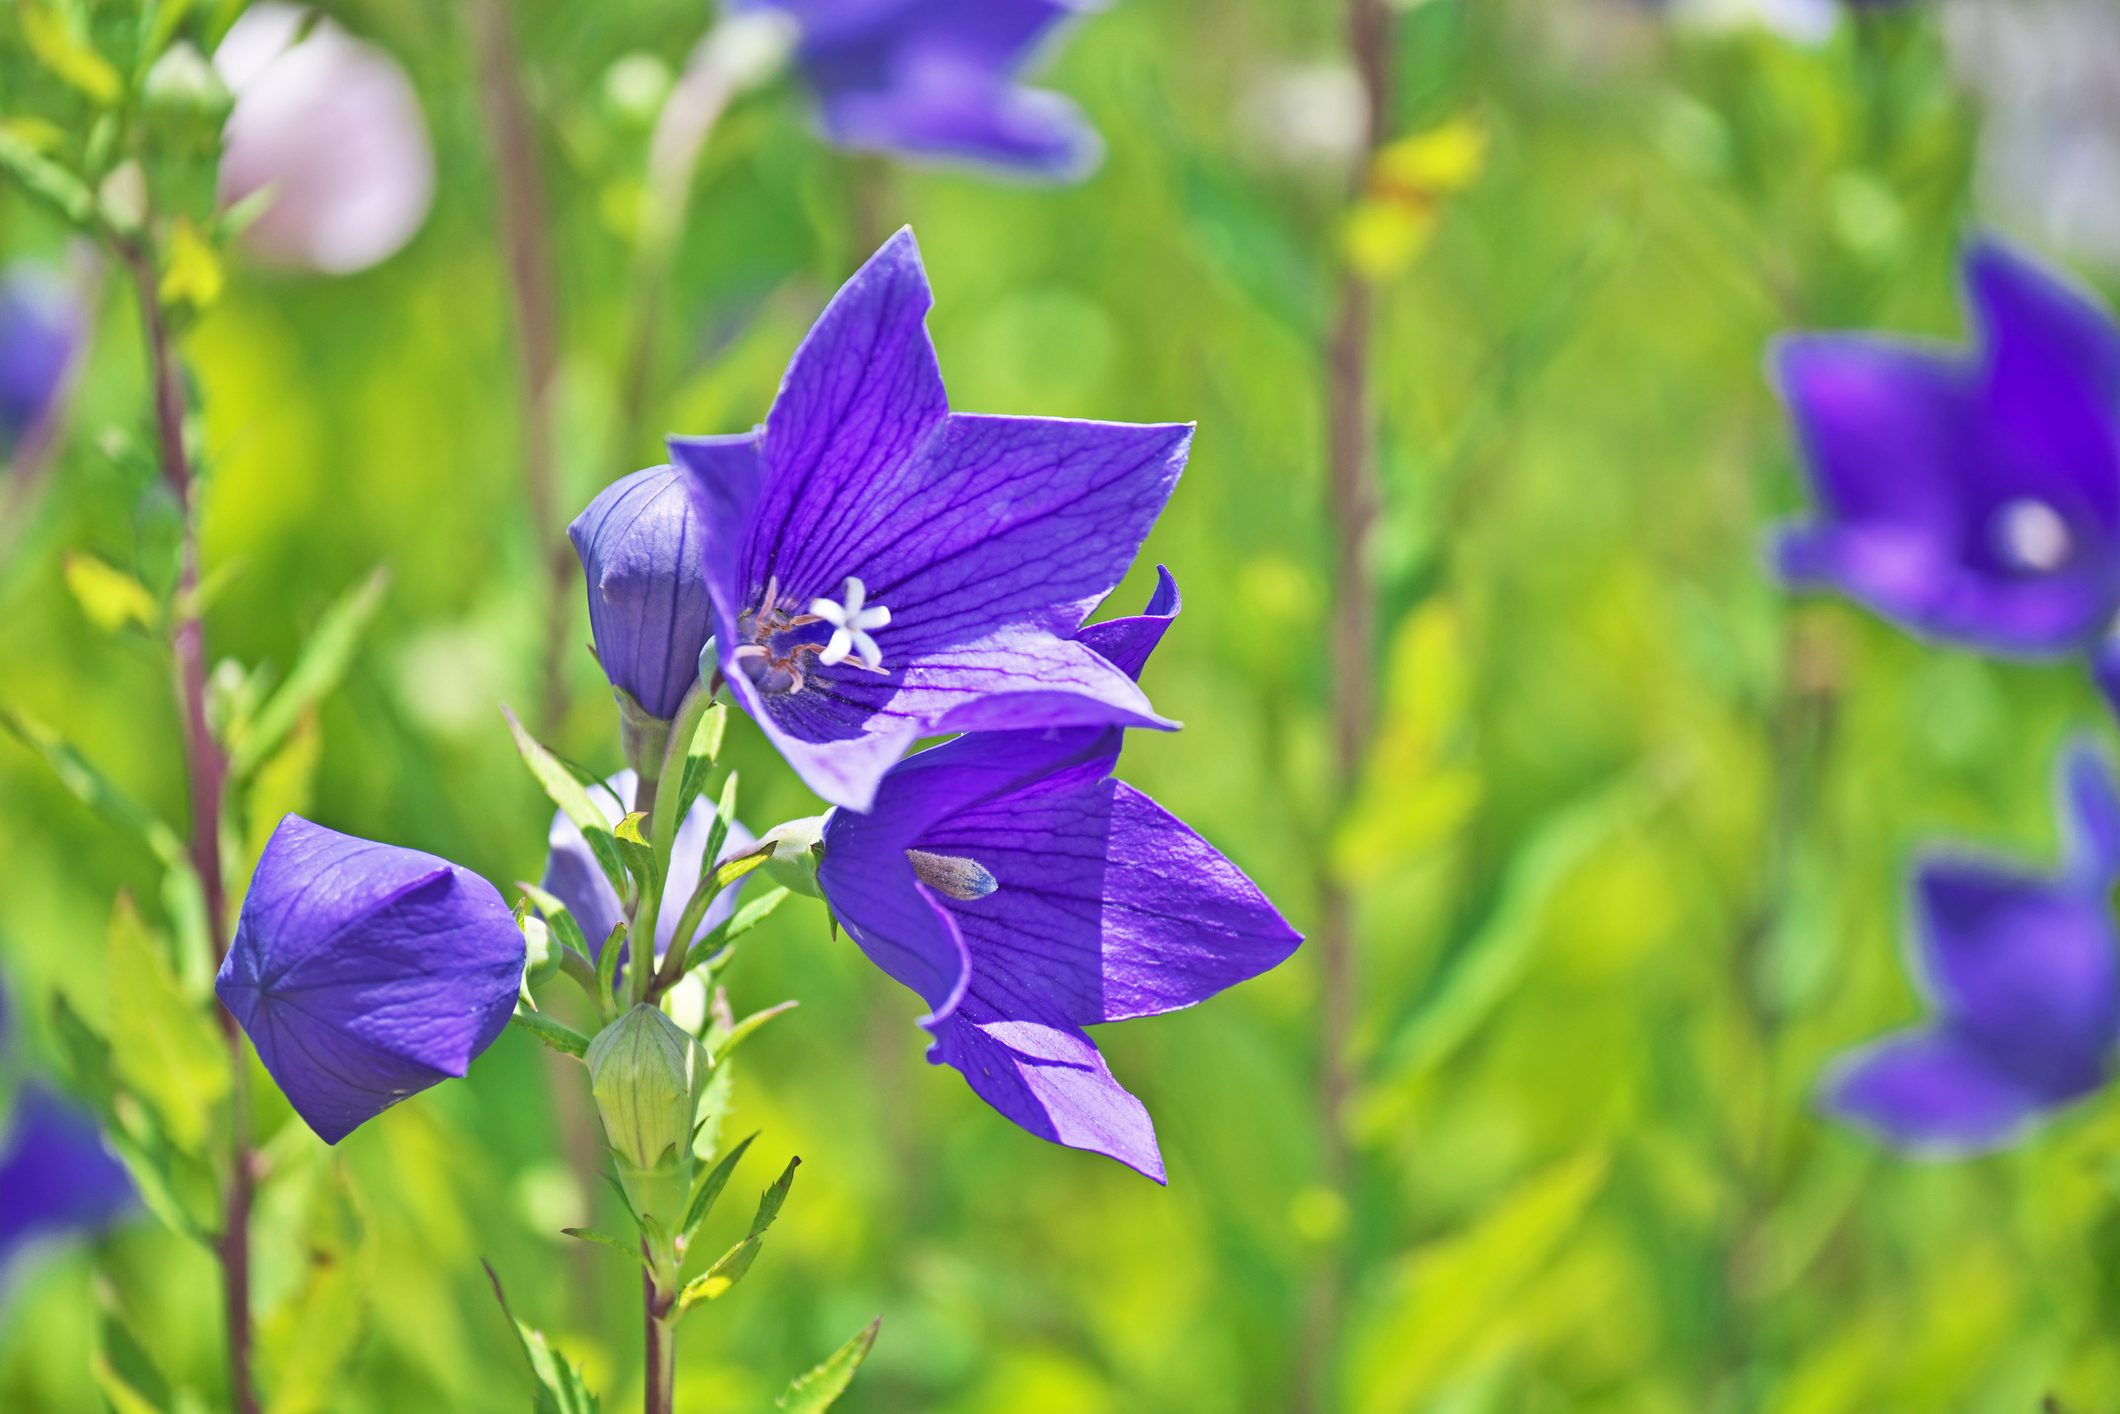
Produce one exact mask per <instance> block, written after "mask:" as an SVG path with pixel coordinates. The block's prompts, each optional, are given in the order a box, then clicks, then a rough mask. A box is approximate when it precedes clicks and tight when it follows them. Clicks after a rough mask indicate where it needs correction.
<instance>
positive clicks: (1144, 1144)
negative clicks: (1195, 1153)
mask: <svg viewBox="0 0 2120 1414" xmlns="http://www.w3.org/2000/svg"><path fill="white" fill-rule="evenodd" d="M928 1058H929V1059H930V1060H931V1061H934V1062H936V1063H938V1064H946V1065H952V1066H955V1067H956V1068H957V1069H958V1071H959V1072H961V1073H962V1074H963V1076H964V1078H965V1079H966V1080H967V1081H969V1082H970V1083H971V1087H972V1089H973V1091H974V1092H976V1093H977V1094H978V1096H979V1098H980V1099H982V1100H984V1101H986V1102H987V1103H988V1104H989V1105H992V1106H993V1107H994V1108H995V1109H997V1110H999V1111H1000V1112H1001V1113H1002V1114H1003V1115H1005V1116H1007V1117H1008V1118H1009V1119H1010V1120H1012V1121H1013V1122H1014V1123H1015V1124H1017V1125H1018V1126H1020V1127H1021V1128H1023V1129H1026V1130H1029V1131H1030V1132H1031V1133H1032V1134H1035V1135H1037V1136H1038V1137H1039V1138H1040V1139H1047V1140H1050V1141H1052V1142H1053V1143H1055V1144H1064V1145H1066V1146H1067V1147H1068V1148H1070V1149H1087V1150H1089V1151H1090V1152H1092V1153H1097V1154H1108V1155H1110V1156H1111V1157H1112V1158H1115V1159H1117V1160H1118V1161H1119V1162H1120V1163H1122V1164H1125V1165H1126V1166H1127V1167H1128V1168H1130V1169H1133V1170H1135V1171H1136V1172H1138V1173H1141V1174H1144V1175H1146V1176H1147V1177H1149V1178H1152V1179H1154V1180H1155V1181H1156V1182H1158V1183H1162V1182H1164V1181H1165V1175H1164V1170H1163V1155H1162V1153H1161V1152H1160V1151H1159V1150H1158V1148H1157V1147H1156V1128H1155V1125H1154V1123H1153V1122H1152V1121H1150V1119H1149V1117H1148V1110H1147V1108H1146V1107H1145V1106H1143V1105H1142V1103H1141V1102H1140V1101H1139V1100H1137V1099H1135V1098H1134V1097H1133V1095H1132V1094H1130V1093H1129V1092H1128V1091H1127V1090H1126V1089H1125V1087H1123V1086H1121V1085H1120V1084H1119V1082H1118V1081H1116V1080H1114V1079H1113V1078H1112V1073H1111V1070H1110V1068H1109V1067H1107V1066H1106V1065H1105V1063H1104V1057H1103V1056H1102V1055H1100V1054H1099V1053H1098V1051H1097V1047H1096V1045H1095V1043H1093V1042H1092V1041H1091V1040H1090V1039H1089V1037H1088V1036H1086V1035H1084V1034H1083V1033H1082V1032H1081V1031H1080V1030H1079V1029H1077V1028H1075V1027H1072V1026H1065V1025H1052V1024H1049V1023H1046V1022H1040V1021H1032V1020H1024V1019H1020V1018H1010V1017H1005V1016H998V1015H990V1014H987V1013H986V1012H985V1011H984V1010H983V1009H982V1008H979V1007H966V1008H964V1009H962V1010H960V1011H959V1012H958V1013H957V1014H956V1015H954V1016H952V1017H950V1018H949V1019H948V1020H947V1021H945V1022H943V1023H941V1024H939V1025H938V1026H937V1027H936V1028H935V1043H934V1046H933V1047H932V1048H931V1049H930V1050H929V1053H928Z"/></svg>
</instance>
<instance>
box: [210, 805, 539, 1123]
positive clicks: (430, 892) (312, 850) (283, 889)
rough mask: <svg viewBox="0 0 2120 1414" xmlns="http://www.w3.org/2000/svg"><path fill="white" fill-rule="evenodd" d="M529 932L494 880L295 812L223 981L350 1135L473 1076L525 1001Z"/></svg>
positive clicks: (278, 1063) (305, 1102)
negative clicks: (519, 997) (441, 1085)
mask: <svg viewBox="0 0 2120 1414" xmlns="http://www.w3.org/2000/svg"><path fill="white" fill-rule="evenodd" d="M523 961H524V949H523V935H522V932H521V930H519V929H518V928H517V927H516V925H515V918H514V915H513V914H512V913H511V912H510V911H509V908H508V905H507V904H505V903H503V902H502V901H501V896H500V894H499V893H497V892H495V890H494V888H493V886H492V885H491V884H489V883H487V882H486V881H485V880H484V879H481V878H479V877H478V876H477V875H476V874H473V873H471V872H469V871H468V870H465V869H461V868H458V867H457V866H456V865H454V864H451V863H450V862H449V861H448V860H446V859H438V858H436V857H435V856H434V855H431V854H423V853H421V852H420V851H418V850H413V849H401V848H399V847H398V846H396V845H388V844H378V843H376V842H374V841H372V840H364V839H358V838H356V837H354V836H352V835H342V834H340V833H338V832H337V831H336V830H327V829H325V828H324V827H323V826H321V825H314V824H311V823H310V822H309V821H307V820H304V819H302V818H301V817H300V816H298V815H289V816H288V817H287V818H286V819H284V820H282V821H281V822H280V827H279V828H278V829H277V830H275V831H273V835H272V840H271V842H270V843H269V844H267V845H266V847H265V855H264V857H263V858H262V859H260V860H259V861H258V869H257V873H256V874H255V875H253V876H252V878H251V881H250V892H249V894H248V895H247V896H246V897H245V898H244V900H243V914H242V917H241V919H240V920H239V921H238V923H237V925H236V936H235V942H234V944H233V945H232V946H231V947H230V948H229V950H228V956H227V957H226V958H225V959H223V960H222V963H221V971H220V975H219V976H218V977H216V978H215V979H214V990H215V991H216V992H218V993H219V994H220V997H221V1002H222V1004H223V1005H225V1006H226V1007H227V1008H228V1009H229V1011H230V1012H231V1013H233V1014H234V1016H235V1018H236V1020H237V1021H238V1022H240V1023H242V1026H243V1030H244V1031H245V1032H247V1033H248V1034H249V1036H250V1040H251V1044H252V1045H254V1046H256V1047H257V1048H258V1059H259V1060H260V1061H262V1062H264V1065H265V1069H266V1070H267V1071H269V1072H271V1074H272V1078H273V1079H274V1080H276V1081H278V1082H279V1086H280V1089H281V1090H282V1091H283V1092H285V1094H286V1096H287V1099H288V1102H289V1103H290V1104H292V1105H293V1106H294V1108H295V1112H296V1113H297V1114H299V1115H301V1117H302V1118H303V1120H304V1121H306V1122H307V1123H308V1125H309V1127H310V1128H311V1129H313V1130H315V1131H316V1132H317V1135H318V1136H319V1137H320V1138H322V1139H323V1140H324V1141H325V1142H326V1143H328V1144H336V1143H338V1142H339V1140H341V1139H343V1138H345V1137H346V1136H347V1135H348V1134H350V1133H352V1132H353V1131H354V1130H355V1129H356V1128H358V1127H359V1126H360V1125H362V1124H363V1123H365V1122H367V1121H368V1120H370V1119H373V1118H374V1117H375V1116H376V1115H378V1114H381V1113H382V1112H383V1111H384V1110H386V1109H388V1108H389V1107H390V1106H392V1105H394V1104H396V1103H397V1102H398V1101H400V1100H403V1099H406V1098H408V1097H409V1096H412V1095H416V1094H418V1093H419V1092H420V1091H422V1090H424V1089H426V1088H427V1087H428V1086H430V1085H434V1084H436V1083H438V1082H440V1081H443V1080H448V1079H452V1078H458V1077H461V1076H462V1075H463V1074H464V1073H465V1072H466V1071H467V1070H468V1069H469V1068H470V1065H471V1062H472V1060H473V1059H474V1058H475V1057H477V1056H478V1055H479V1053H480V1052H482V1051H484V1050H485V1049H486V1047H488V1046H490V1045H492V1044H493V1040H494V1038H495V1037H496V1036H498V1035H500V1033H501V1030H502V1029H503V1028H504V1027H506V1026H507V1024H508V1014H509V1013H510V1012H511V1011H513V1010H514V1008H515V999H516V994H517V991H518V990H519V988H520V986H521V982H522V974H523Z"/></svg>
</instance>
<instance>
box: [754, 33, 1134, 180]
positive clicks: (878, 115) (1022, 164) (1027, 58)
mask: <svg viewBox="0 0 2120 1414" xmlns="http://www.w3.org/2000/svg"><path fill="white" fill-rule="evenodd" d="M744 8H746V9H750V10H778V11H780V12H782V13H784V14H787V15H789V16H791V17H792V18H793V19H794V20H795V22H796V24H797V25H798V26H799V29H800V38H799V39H798V41H797V45H796V51H795V60H796V63H797V65H798V66H799V67H800V69H801V71H802V76H803V79H804V81H805V82H806V83H807V84H808V86H809V88H810V90H811V92H812V93H814V94H815V95H816V99H817V106H818V116H819V119H820V121H821V123H822V126H823V129H824V134H825V137H826V138H827V139H828V140H829V141H831V142H833V143H835V144H837V145H839V146H842V147H849V148H854V149H857V150H860V151H865V152H884V153H890V154H892V155H894V156H897V157H903V158H911V159H915V160H931V161H943V162H962V163H971V164H974V165H977V166H982V167H988V168H993V169H997V170H1001V171H1005V172H1008V173H1011V174H1015V175H1019V176H1024V177H1031V178H1038V179H1043V180H1047V181H1075V180H1079V179H1081V178H1083V177H1086V176H1088V175H1089V174H1090V173H1091V172H1093V171H1095V170H1096V167H1097V164H1098V162H1099V161H1100V160H1102V158H1103V155H1104V145H1103V143H1102V141H1101V140H1100V139H1099V138H1098V136H1097V132H1096V129H1094V128H1092V127H1091V126H1090V125H1089V121H1088V120H1087V119H1086V118H1084V117H1083V115H1082V111H1081V110H1080V109H1079V108H1077V107H1076V106H1075V105H1074V103H1073V102H1071V101H1070V100H1068V99H1066V98H1063V97H1061V96H1060V95H1059V94H1057V93H1050V92H1047V91H1045V90H1043V89H1037V88H1029V87H1026V86H1025V85H1024V84H1023V83H1021V82H1020V80H1021V78H1022V76H1023V74H1024V72H1025V71H1026V70H1027V69H1029V68H1031V67H1032V66H1033V64H1034V61H1035V60H1036V59H1037V58H1038V57H1039V55H1040V53H1041V51H1042V50H1043V49H1044V48H1045V47H1046V44H1047V41H1048V40H1049V39H1051V38H1052V37H1053V35H1054V34H1055V33H1056V32H1057V31H1059V30H1060V29H1062V28H1063V27H1064V26H1065V25H1066V24H1067V23H1068V22H1070V21H1071V20H1073V19H1074V18H1075V17H1077V16H1079V15H1081V14H1083V13H1085V12H1087V11H1088V10H1090V9H1091V8H1093V6H1092V5H1091V4H1090V3H1088V0H745V5H744Z"/></svg>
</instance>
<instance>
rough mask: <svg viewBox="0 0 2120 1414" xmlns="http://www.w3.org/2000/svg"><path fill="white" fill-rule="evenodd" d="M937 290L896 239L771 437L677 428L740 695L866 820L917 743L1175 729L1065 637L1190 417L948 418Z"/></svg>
mask: <svg viewBox="0 0 2120 1414" xmlns="http://www.w3.org/2000/svg"><path fill="white" fill-rule="evenodd" d="M930 303H931V296H930V295H929V293H928V284H927V276H926V273H925V272H924V271H923V270H922V269H921V266H920V255H919V251H918V248H917V247H916V246H915V245H914V243H913V236H912V233H911V232H910V231H900V232H899V233H898V234H897V235H895V236H893V237H892V238H891V239H890V240H889V241H888V242H886V243H885V245H884V247H883V249H882V250H880V251H878V252H877V253H876V255H875V257H874V258H873V259H871V260H870V261H869V263H868V264H867V265H865V266H863V267H862V269H861V270H860V272H859V273H858V274H856V275H855V276H854V278H853V279H852V280H849V281H848V282H847V284H846V287H845V288H844V289H842V290H840V292H839V294H838V295H837V296H836V297H835V298H834V299H833V300H832V303H831V305H830V307H829V308H827V309H826V310H825V312H824V315H823V317H822V318H820V319H819V320H818V321H817V325H816V327H815V328H813V329H812V330H811V331H810V334H809V337H808V338H806V339H805V340H804V341H803V343H802V347H801V348H799V349H797V350H796V352H795V358H794V361H793V363H792V364H790V365H789V368H788V372H787V376H786V378H785V379H784V380H783V381H782V383H781V386H780V393H779V396H778V397H776V398H775V399H774V401H773V408H772V411H771V413H770V414H768V416H767V418H766V423H765V426H764V427H762V428H760V429H758V430H756V431H754V432H751V433H748V434H744V435H741V436H734V437H692V438H673V439H671V442H670V451H671V455H672V459H673V460H674V461H675V462H676V464H677V465H678V466H679V467H680V468H681V469H682V470H683V471H684V472H685V473H686V476H687V482H688V485H689V486H690V487H691V489H692V493H693V496H694V497H695V499H696V500H697V501H698V505H699V512H700V514H699V520H700V523H701V525H702V526H703V528H704V531H705V535H706V544H705V546H704V550H703V559H704V561H705V565H706V572H707V589H708V593H709V595H710V597H711V598H712V600H713V606H714V632H715V642H716V646H717V648H718V650H719V659H720V663H721V670H722V672H723V674H724V675H725V676H726V678H727V680H728V684H729V690H730V693H731V695H732V696H733V697H734V698H735V700H736V703H737V705H738V706H739V707H741V708H742V709H743V710H744V711H745V712H746V713H748V714H749V715H750V716H751V717H752V718H753V719H755V720H756V721H757V722H758V724H759V726H760V727H761V728H762V729H763V730H764V731H765V734H766V736H767V737H768V738H769V739H770V740H771V741H772V742H773V744H774V745H775V746H776V747H777V748H779V750H780V753H781V755H782V756H784V757H785V758H786V759H787V761H788V763H789V764H790V765H791V766H793V767H794V768H795V770H796V772H797V773H798V774H800V775H801V776H802V778H803V780H804V781H805V782H806V783H807V784H808V785H809V786H810V788H811V789H812V790H814V791H816V792H817V793H818V794H819V795H822V796H823V797H824V798H825V799H827V800H829V801H831V802H832V803H833V804H835V805H845V806H850V807H852V808H853V809H856V810H863V809H866V808H868V805H869V802H870V799H871V798H872V797H873V796H874V794H875V791H876V785H877V782H878V780H879V779H880V778H881V777H882V775H883V773H884V771H885V770H887V769H888V768H889V767H890V765H891V763H892V762H894V761H896V760H897V759H898V758H899V757H901V756H903V755H904V754H905V752H906V751H907V750H908V749H909V748H910V747H911V746H912V744H913V743H914V742H915V741H917V740H919V739H920V738H921V737H924V736H934V735H938V734H943V733H948V732H959V731H977V730H985V729H993V728H1000V727H1021V728H1043V727H1068V726H1102V725H1125V726H1151V727H1156V726H1160V727H1167V726H1169V725H1170V723H1168V722H1166V721H1164V720H1163V719H1162V718H1160V717H1158V716H1157V715H1156V714H1155V712H1154V710H1153V709H1152V708H1151V707H1150V706H1149V704H1148V699H1147V698H1145V697H1144V696H1142V694H1141V690H1140V688H1139V687H1137V686H1136V685H1135V683H1134V681H1133V679H1132V678H1130V677H1129V676H1128V675H1127V674H1125V673H1123V672H1120V671H1119V670H1118V669H1117V668H1115V667H1113V666H1112V665H1111V664H1110V663H1109V662H1107V661H1106V660H1105V659H1104V658H1102V657H1100V656H1098V655H1097V654H1096V653H1095V652H1093V651H1091V650H1090V649H1089V648H1088V647H1087V646H1085V645H1084V644H1082V643H1080V642H1077V641H1076V639H1075V637H1074V633H1075V630H1076V629H1077V628H1079V627H1080V626H1081V623H1082V620H1083V618H1084V616H1085V615H1086V614H1087V613H1088V612H1089V610H1090V609H1091V608H1092V607H1094V606H1095V605H1096V604H1097V603H1098V602H1099V601H1100V600H1102V599H1103V597H1104V596H1105V595H1106V594H1108V593H1109V592H1110V591H1111V589H1112V587H1113V586H1114V585H1116V584H1117V583H1118V582H1119V579H1120V578H1121V576H1123V575H1124V574H1125V573H1126V570H1127V567H1128V566H1129V565H1130V564H1131V563H1132V561H1133V558H1134V555H1135V553H1136V551H1137V550H1138V549H1139V548H1140V545H1141V541H1142V538H1143V537H1144V536H1145V535H1146V534H1147V533H1148V528H1149V526H1150V525H1151V524H1152V523H1153V522H1154V520H1155V518H1156V516H1157V514H1158V513H1159V512H1160V511H1161V510H1162V509H1163V503H1164V502H1165V501H1166V500H1167V499H1168V498H1169V496H1170V492H1171V488H1172V487H1173V486H1174V485H1176V483H1177V479H1178V474H1179V472H1180V471H1181V470H1182V469H1183V467H1184V465H1185V457H1186V452H1187V450H1188V449H1189V447H1190V445H1191V442H1192V429H1191V427H1190V426H1186V425H1147V426H1143V425H1135V424H1131V423H1112V422H1077V421H1072V420H1068V419H1061V418H1034V417H988V416H974V415H971V414H966V413H953V412H951V411H950V409H949V404H948V401H947V399H946V398H945V396H944V393H943V388H942V377H941V374H940V372H939V371H938V370H937V368H936V364H935V350H934V346H933V345H932V344H930V343H929V341H928V336H927V329H926V323H925V321H926V316H927V311H928V306H929V304H930ZM1001 698H1006V699H1008V701H1009V707H1008V710H1007V712H1006V713H997V712H996V711H995V710H994V709H993V705H992V704H993V703H994V702H995V701H996V700H997V699H1001Z"/></svg>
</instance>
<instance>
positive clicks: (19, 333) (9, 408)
mask: <svg viewBox="0 0 2120 1414" xmlns="http://www.w3.org/2000/svg"><path fill="white" fill-rule="evenodd" d="M81 324H82V320H81V311H80V310H79V308H78V307H77V306H76V304H75V301H74V299H73V297H72V296H71V295H70V294H68V293H67V290H66V287H65V285H64V284H63V283H61V281H60V280H59V278H58V277H57V276H56V275H53V274H51V273H49V272H47V271H43V270H38V269H35V268H33V267H29V266H22V267H18V268H15V269H12V270H9V271H8V272H7V273H6V274H5V275H4V276H0V455H4V454H6V453H7V452H9V451H11V450H12V449H13V448H15V447H16V446H17V445H19V444H20V443H22V442H25V441H27V440H28V439H29V438H30V437H31V436H32V435H33V434H34V433H35V432H37V430H38V429H39V428H40V427H41V426H42V425H43V423H44V420H45V418H46V417H47V416H49V415H50V413H51V409H52V405H53V403H54V402H56V401H57V399H58V397H59V391H60V389H62V388H63V387H65V385H66V376H67V373H68V371H69V370H70V369H71V368H72V367H73V362H74V355H75V354H76V353H77V352H78V351H79V350H80V347H81V337H82V328H81Z"/></svg>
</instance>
